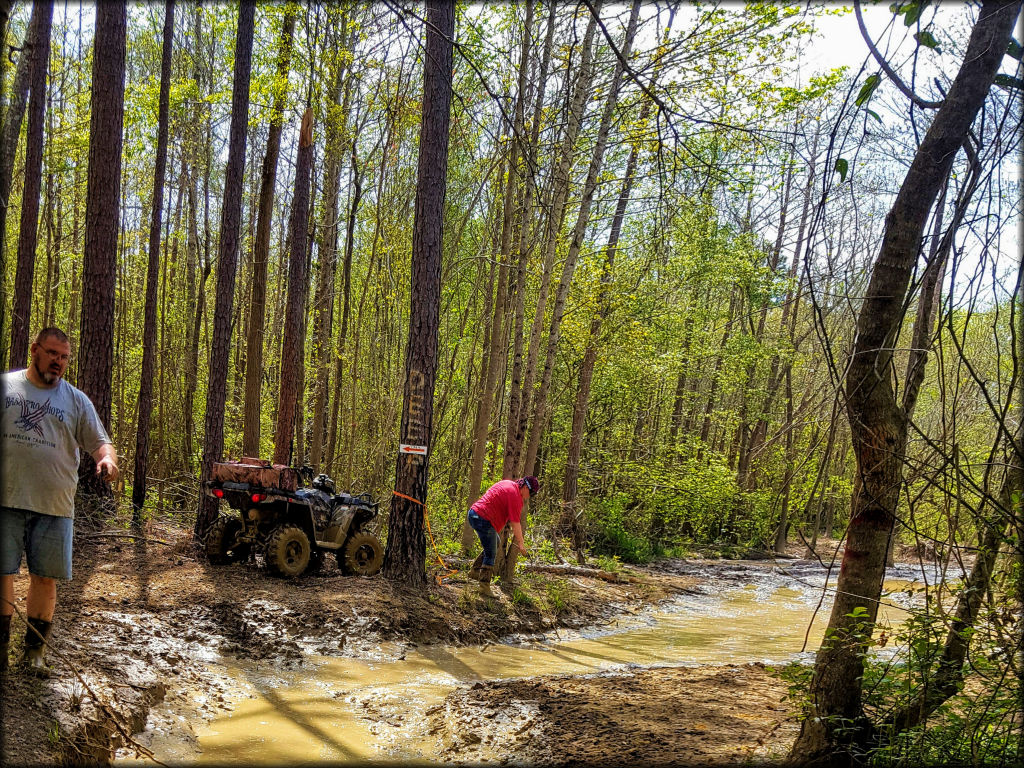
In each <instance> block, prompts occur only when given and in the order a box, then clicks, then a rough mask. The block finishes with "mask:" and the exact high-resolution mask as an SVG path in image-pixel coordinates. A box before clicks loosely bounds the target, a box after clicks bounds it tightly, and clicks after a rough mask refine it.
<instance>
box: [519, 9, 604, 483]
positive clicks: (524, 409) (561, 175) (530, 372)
mask: <svg viewBox="0 0 1024 768" xmlns="http://www.w3.org/2000/svg"><path fill="white" fill-rule="evenodd" d="M596 30H597V17H596V15H595V14H592V15H591V16H590V20H589V22H588V23H587V31H586V33H585V34H584V37H583V50H582V54H581V56H582V58H581V61H580V70H579V74H578V76H577V79H576V83H575V85H574V87H573V89H572V97H571V101H570V104H569V111H568V124H567V125H566V129H565V134H564V136H563V137H562V143H561V145H560V147H559V152H558V160H557V161H556V163H555V168H554V171H553V187H552V193H551V207H550V211H549V213H548V218H547V226H546V228H545V236H544V246H545V250H544V265H543V270H542V272H541V283H540V292H539V294H538V297H537V309H536V312H535V313H534V317H533V327H532V329H531V331H530V345H529V347H528V350H527V355H526V367H525V369H524V372H523V387H522V392H521V394H520V404H519V416H518V419H517V423H515V424H513V423H512V422H511V421H510V422H509V439H507V440H506V443H505V453H506V456H507V455H509V454H512V462H513V466H514V467H515V469H514V471H513V474H515V475H519V474H522V473H523V465H524V459H525V456H524V455H523V454H524V452H523V439H524V438H525V437H526V427H527V424H528V423H529V417H530V407H529V406H530V404H531V402H532V400H533V387H534V382H535V379H536V375H537V360H538V357H539V356H540V345H541V339H542V335H543V333H544V315H545V313H546V311H547V304H548V296H549V292H550V289H551V276H552V274H553V273H554V267H555V252H556V249H557V246H558V235H559V233H560V232H561V229H562V222H563V220H564V218H565V211H566V202H567V200H568V197H569V182H570V171H571V168H572V163H573V160H574V159H575V156H576V139H577V138H578V137H579V134H580V128H581V126H582V123H583V111H584V106H585V105H586V102H587V100H588V99H589V97H590V96H591V95H592V91H591V85H592V83H593V79H594V67H593V52H594V51H593V44H594V35H595V33H596Z"/></svg>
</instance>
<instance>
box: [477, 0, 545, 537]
mask: <svg viewBox="0 0 1024 768" xmlns="http://www.w3.org/2000/svg"><path fill="white" fill-rule="evenodd" d="M533 9H534V0H527V2H526V20H525V22H524V23H523V39H522V44H521V47H520V54H519V83H518V91H517V95H516V106H515V117H514V119H513V140H512V142H511V146H510V147H509V158H508V165H507V168H508V172H507V176H508V178H507V180H506V183H505V200H504V204H503V214H504V215H503V219H502V225H501V253H500V255H499V257H498V264H497V269H498V285H497V288H496V290H495V294H494V311H493V313H492V315H491V317H492V320H491V329H490V334H491V335H490V340H489V341H490V344H489V348H488V349H487V352H486V355H485V363H484V368H485V371H484V375H483V386H482V389H481V390H480V398H479V402H478V405H477V412H476V419H475V421H474V422H473V454H472V458H471V459H470V465H469V487H468V488H467V493H466V505H465V506H466V508H467V509H468V508H469V506H470V505H471V504H472V503H473V502H474V501H476V500H477V498H478V497H479V495H480V489H481V482H482V481H483V475H484V454H485V453H486V449H487V435H488V432H489V431H490V430H489V427H490V421H491V404H492V403H493V402H494V390H495V388H496V386H497V379H498V370H499V367H500V364H501V362H502V360H501V358H502V355H501V350H502V349H503V348H504V346H505V345H506V340H507V333H506V332H505V328H504V320H505V314H506V310H505V307H506V306H507V304H506V302H507V299H508V262H509V259H510V257H511V250H512V224H513V220H514V218H515V192H516V190H517V188H518V186H519V176H518V168H519V154H520V147H521V145H522V144H523V143H524V137H523V131H524V130H525V125H524V113H525V101H526V87H527V82H526V80H527V70H528V68H529V55H530V33H531V31H532V30H533ZM475 538H476V535H475V533H474V532H473V529H472V528H471V527H470V526H469V523H468V522H467V521H463V524H462V549H463V552H467V551H468V550H469V548H470V547H471V546H472V543H473V540H474V539H475Z"/></svg>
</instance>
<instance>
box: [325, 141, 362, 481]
mask: <svg viewBox="0 0 1024 768" xmlns="http://www.w3.org/2000/svg"><path fill="white" fill-rule="evenodd" d="M352 176H353V182H352V201H351V203H350V204H349V210H348V224H347V226H346V228H345V257H344V261H343V262H342V267H341V286H342V287H341V328H340V329H339V330H338V345H337V353H336V354H337V356H336V358H335V365H334V402H333V403H332V404H331V428H330V436H329V438H328V443H327V466H328V468H329V469H330V470H331V471H332V472H333V471H334V470H333V467H334V462H335V459H336V457H337V453H336V448H337V445H338V431H339V429H343V427H339V424H338V419H339V411H340V410H341V395H342V388H341V382H342V375H341V374H342V372H343V371H344V366H345V355H344V354H343V351H344V350H345V349H346V348H347V346H348V319H349V311H350V309H351V295H352V254H353V251H355V228H356V216H357V214H358V213H359V201H360V200H361V199H362V197H363V177H362V173H361V171H360V170H359V165H358V163H357V161H356V147H355V141H353V142H352Z"/></svg>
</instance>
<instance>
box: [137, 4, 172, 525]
mask: <svg viewBox="0 0 1024 768" xmlns="http://www.w3.org/2000/svg"><path fill="white" fill-rule="evenodd" d="M174 2H175V0H167V2H166V5H165V7H164V32H163V55H162V58H161V61H160V107H159V112H158V116H157V129H156V134H157V138H156V169H155V170H154V172H153V206H152V207H153V210H152V220H151V221H150V225H149V261H148V264H147V271H146V307H145V310H144V312H145V318H144V321H143V331H142V371H141V372H140V374H139V375H140V382H139V402H138V409H137V410H136V414H137V418H138V424H137V427H136V435H135V474H134V477H133V479H132V523H133V524H134V525H136V526H139V525H141V524H142V505H143V504H145V503H146V465H147V463H148V461H149V423H150V415H151V413H152V409H153V368H154V365H155V359H154V358H155V357H156V348H155V347H156V288H157V280H158V279H159V266H160V226H161V219H162V214H163V209H164V176H165V174H166V171H167V115H168V112H169V110H170V93H171V51H172V49H173V47H174Z"/></svg>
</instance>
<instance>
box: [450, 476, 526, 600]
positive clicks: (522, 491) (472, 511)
mask: <svg viewBox="0 0 1024 768" xmlns="http://www.w3.org/2000/svg"><path fill="white" fill-rule="evenodd" d="M539 490H540V481H539V480H537V478H536V477H534V476H533V475H530V476H529V477H523V478H520V479H519V480H499V481H498V482H496V483H495V484H494V485H492V486H491V487H490V488H488V489H487V491H486V492H485V493H484V495H483V496H481V497H480V498H479V499H477V500H476V501H474V502H473V505H472V506H471V507H470V508H469V513H468V515H467V520H468V521H469V525H470V526H471V527H472V528H473V530H474V531H476V535H477V536H478V537H479V538H480V544H481V545H482V546H483V548H484V557H483V565H482V566H481V567H480V570H479V571H477V572H476V573H473V572H472V571H471V572H470V576H472V577H474V578H476V579H478V580H479V581H480V591H481V592H482V593H483V594H485V595H490V594H491V576H492V575H493V574H494V556H495V554H496V553H497V551H498V531H500V530H501V529H502V528H504V527H505V524H506V523H508V524H510V525H511V526H512V536H513V538H514V539H515V542H516V546H517V547H519V551H520V552H522V553H523V554H524V555H528V554H529V552H527V551H526V544H525V543H524V542H523V526H522V522H521V519H522V513H523V504H525V503H526V502H527V501H528V500H529V498H530V496H531V495H533V494H535V493H537V491H539Z"/></svg>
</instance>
